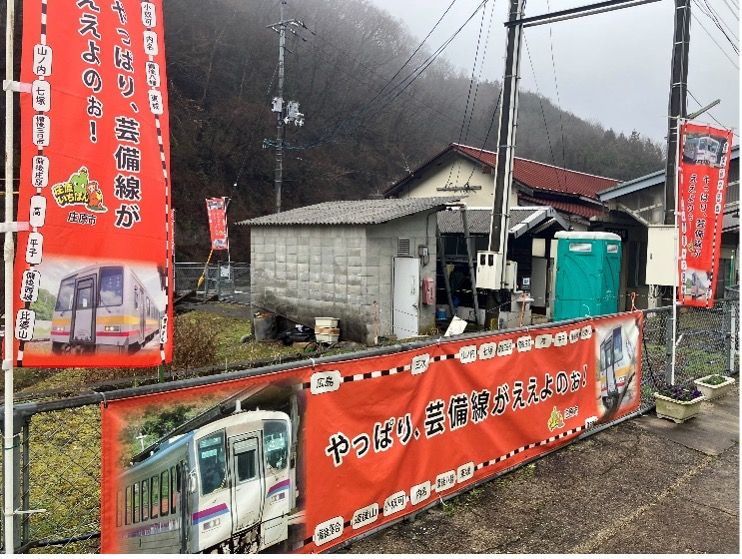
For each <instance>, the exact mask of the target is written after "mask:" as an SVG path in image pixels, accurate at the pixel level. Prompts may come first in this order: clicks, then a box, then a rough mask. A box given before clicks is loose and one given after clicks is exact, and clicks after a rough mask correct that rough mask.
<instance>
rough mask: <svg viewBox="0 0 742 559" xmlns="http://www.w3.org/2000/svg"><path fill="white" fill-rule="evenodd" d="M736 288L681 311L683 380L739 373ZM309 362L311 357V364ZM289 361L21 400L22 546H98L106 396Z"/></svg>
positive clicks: (667, 321)
mask: <svg viewBox="0 0 742 559" xmlns="http://www.w3.org/2000/svg"><path fill="white" fill-rule="evenodd" d="M736 289H737V288H732V289H728V291H727V294H728V295H730V297H729V299H726V300H723V301H719V302H718V303H717V304H716V306H715V307H714V308H713V309H682V310H681V311H680V312H679V313H678V332H679V336H678V344H677V370H676V380H677V381H678V382H690V381H692V379H694V378H698V377H701V376H705V375H707V374H711V373H720V374H729V373H732V374H738V372H739V361H738V358H737V355H738V349H739V346H738V337H739V326H738V325H739V305H738V291H736ZM735 295H736V296H735ZM643 312H644V319H645V320H644V335H643V339H642V342H641V343H642V381H641V408H640V413H646V412H647V411H649V410H651V409H652V408H653V407H654V398H653V393H654V391H655V389H656V388H657V386H658V385H659V384H661V383H662V382H663V381H664V380H665V379H666V377H667V375H668V363H669V362H670V359H669V355H670V352H671V349H672V346H671V332H672V329H671V319H672V308H671V307H662V308H658V309H652V310H646V311H643ZM425 343H429V340H428V341H421V342H415V343H411V344H402V345H395V346H391V347H383V348H373V349H370V350H366V351H363V352H358V353H353V354H344V355H341V356H332V357H324V358H320V359H318V360H317V361H316V362H315V363H322V362H332V361H337V360H345V359H353V358H358V357H359V356H365V357H369V356H374V355H384V354H389V353H394V352H398V351H403V350H406V349H412V348H413V347H417V346H422V345H424V344H425ZM302 363H303V362H302ZM302 363H294V364H292V365H291V366H292V367H295V366H299V365H301V364H302ZM309 363H310V362H309V361H306V364H307V365H308V364H309ZM284 368H286V365H270V366H266V367H261V368H257V369H252V370H242V371H235V372H231V373H225V374H220V375H214V376H210V377H208V378H188V379H186V380H181V381H176V382H173V383H168V385H167V386H166V387H165V386H163V385H150V386H139V387H137V388H127V389H122V390H116V391H111V392H106V393H105V394H103V393H100V392H96V393H88V394H86V395H82V396H78V397H76V398H70V399H67V400H57V401H49V402H42V403H32V404H29V403H24V404H20V405H18V406H17V410H16V416H17V420H16V422H15V423H16V425H17V426H18V432H17V439H16V440H17V441H18V444H17V463H18V472H19V475H18V478H17V479H18V488H17V489H18V491H17V492H16V495H18V500H17V502H16V506H15V508H16V509H17V510H22V511H28V510H33V509H46V512H39V513H34V514H23V515H20V516H19V520H18V523H17V525H18V527H17V530H18V537H17V539H16V541H18V542H20V545H21V548H20V549H19V551H29V552H32V551H34V550H41V551H44V552H47V553H50V552H54V553H83V552H88V553H91V552H96V551H99V545H100V543H99V542H100V539H99V531H100V520H99V517H100V484H101V417H100V407H99V405H100V403H101V402H105V401H106V400H109V401H110V400H114V399H118V398H123V397H128V396H134V395H142V394H150V393H154V392H161V391H163V389H164V388H167V389H169V390H175V389H179V388H185V387H188V386H196V385H200V384H207V383H212V382H219V381H224V380H231V379H236V378H245V377H249V376H253V375H258V374H266V373H269V372H274V371H277V370H281V369H284ZM587 434H588V435H589V434H590V432H589V431H588V433H587ZM0 488H2V484H0Z"/></svg>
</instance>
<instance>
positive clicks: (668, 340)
mask: <svg viewBox="0 0 742 559" xmlns="http://www.w3.org/2000/svg"><path fill="white" fill-rule="evenodd" d="M673 304H674V301H673ZM679 318H680V316H679V315H678V319H679ZM674 342H675V340H673V339H672V315H670V317H669V318H668V317H665V382H667V383H668V384H669V383H671V382H672V345H673V343H674Z"/></svg>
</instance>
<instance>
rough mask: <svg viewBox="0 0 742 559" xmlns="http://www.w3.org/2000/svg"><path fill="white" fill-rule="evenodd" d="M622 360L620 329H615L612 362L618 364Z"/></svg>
mask: <svg viewBox="0 0 742 559" xmlns="http://www.w3.org/2000/svg"><path fill="white" fill-rule="evenodd" d="M622 359H623V336H621V329H620V328H616V329H615V330H614V331H613V362H614V363H618V362H619V361H621V360H622Z"/></svg>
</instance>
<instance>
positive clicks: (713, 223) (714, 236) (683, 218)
mask: <svg viewBox="0 0 742 559" xmlns="http://www.w3.org/2000/svg"><path fill="white" fill-rule="evenodd" d="M680 137H681V148H680V152H681V154H682V157H681V159H680V162H679V168H678V197H677V198H678V202H677V204H678V228H679V234H678V243H679V247H678V274H679V275H678V277H679V278H680V281H679V284H678V293H677V302H678V303H679V304H681V305H688V306H693V307H707V308H711V307H713V306H714V295H715V291H716V284H717V274H718V273H719V258H720V256H721V234H722V228H723V221H724V204H725V201H726V195H727V186H728V184H729V165H730V160H731V149H732V131H731V130H721V129H718V128H713V127H711V126H708V125H706V124H693V123H691V122H684V123H682V124H681V127H680Z"/></svg>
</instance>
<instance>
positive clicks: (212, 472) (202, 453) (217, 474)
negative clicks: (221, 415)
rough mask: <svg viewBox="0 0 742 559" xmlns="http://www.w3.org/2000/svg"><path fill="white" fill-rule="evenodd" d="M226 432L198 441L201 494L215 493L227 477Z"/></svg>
mask: <svg viewBox="0 0 742 559" xmlns="http://www.w3.org/2000/svg"><path fill="white" fill-rule="evenodd" d="M226 454H227V453H226V449H225V445H224V431H223V430H222V431H218V432H216V433H213V434H211V435H209V436H208V437H205V438H203V439H201V440H199V441H198V468H199V470H200V472H201V494H202V495H208V494H209V493H213V492H214V491H216V490H217V489H219V488H220V487H222V485H224V481H225V479H226V477H227V460H226Z"/></svg>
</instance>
